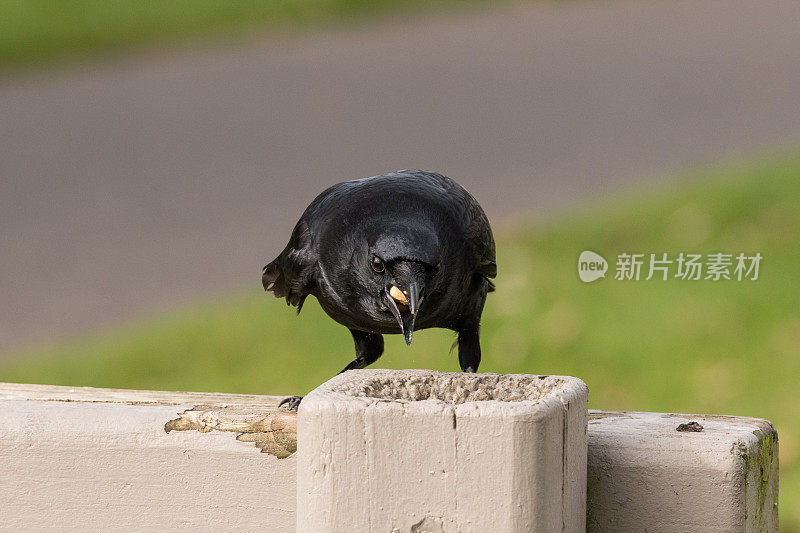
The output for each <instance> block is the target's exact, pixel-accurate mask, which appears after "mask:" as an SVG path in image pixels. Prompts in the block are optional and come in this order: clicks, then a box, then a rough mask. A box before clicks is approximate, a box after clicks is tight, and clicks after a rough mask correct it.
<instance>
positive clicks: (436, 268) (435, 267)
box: [433, 263, 442, 274]
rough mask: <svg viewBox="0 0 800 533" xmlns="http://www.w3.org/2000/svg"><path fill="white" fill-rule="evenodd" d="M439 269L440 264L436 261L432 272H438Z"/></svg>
mask: <svg viewBox="0 0 800 533" xmlns="http://www.w3.org/2000/svg"><path fill="white" fill-rule="evenodd" d="M441 269H442V264H441V263H436V266H434V267H433V273H434V274H438V273H439V271H440V270H441Z"/></svg>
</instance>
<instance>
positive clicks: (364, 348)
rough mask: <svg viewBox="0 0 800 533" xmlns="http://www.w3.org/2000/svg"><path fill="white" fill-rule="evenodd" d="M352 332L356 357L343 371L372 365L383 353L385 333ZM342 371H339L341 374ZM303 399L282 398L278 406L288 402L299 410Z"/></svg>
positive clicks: (352, 330) (291, 406)
mask: <svg viewBox="0 0 800 533" xmlns="http://www.w3.org/2000/svg"><path fill="white" fill-rule="evenodd" d="M350 333H352V334H353V341H354V342H355V344H356V358H355V359H354V360H353V361H352V362H351V363H350V364H349V365H347V366H346V367H344V368H343V369H342V372H346V371H347V370H350V369H353V368H364V367H365V366H367V365H371V364H372V363H374V362H375V361H377V360H378V357H380V356H381V354H383V335H379V334H377V333H366V332H364V331H358V330H355V329H351V330H350ZM342 372H339V373H340V374H341V373H342ZM302 399H303V397H302V396H289V397H288V398H284V399H283V400H281V403H280V404H278V407H280V406H281V405H285V404H286V405H288V406H289V409H292V410H297V407H298V406H299V405H300V401H301V400H302Z"/></svg>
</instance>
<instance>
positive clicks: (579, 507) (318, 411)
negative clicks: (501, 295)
mask: <svg viewBox="0 0 800 533" xmlns="http://www.w3.org/2000/svg"><path fill="white" fill-rule="evenodd" d="M586 428H587V389H586V385H585V384H584V383H583V382H582V381H581V380H579V379H577V378H571V377H561V376H530V375H497V374H460V373H458V374H456V373H440V372H432V371H422V370H406V371H389V370H358V371H350V372H346V373H344V374H341V375H339V376H337V377H335V378H333V379H331V380H330V381H328V382H326V383H325V384H323V385H322V386H320V387H318V388H317V389H315V390H314V391H312V392H311V393H310V394H309V395H308V396H306V397H305V399H304V400H303V402H302V404H301V405H300V412H299V415H298V453H297V460H298V464H297V466H298V472H297V483H298V494H297V498H298V499H297V505H298V507H297V530H298V531H314V532H325V531H387V532H388V531H396V532H407V531H420V532H421V531H430V532H433V531H441V532H448V531H453V532H456V531H459V532H461V531H463V532H469V531H480V532H485V531H508V532H513V531H576V532H577V531H583V530H584V528H585V518H586V507H585V503H586V493H585V490H586V453H587V448H586V446H587V444H586V443H587V441H586V438H587V437H586Z"/></svg>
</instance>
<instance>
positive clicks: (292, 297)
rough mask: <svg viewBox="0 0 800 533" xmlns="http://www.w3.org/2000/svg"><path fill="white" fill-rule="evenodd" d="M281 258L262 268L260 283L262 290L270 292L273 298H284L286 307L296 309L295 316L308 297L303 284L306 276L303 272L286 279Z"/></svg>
mask: <svg viewBox="0 0 800 533" xmlns="http://www.w3.org/2000/svg"><path fill="white" fill-rule="evenodd" d="M281 263H282V261H281V257H278V258H277V259H275V260H274V261H273V262H271V263H270V264H268V265H267V266H265V267H264V272H263V274H261V283H262V284H263V285H264V290H265V291H267V292H271V293H272V294H273V296H275V298H284V297H285V298H286V304H287V305H293V306H295V307H297V314H298V315H299V314H300V311H301V310H302V309H303V302H305V300H306V296H308V292H307V290H306V287H305V284H306V282H307V279H308V276H307V275H305V273H304V272H300V275H299V276H292V275H291V273H290V276H291V277H287V275H286V272H285V271H284V269H283V267H282V266H281Z"/></svg>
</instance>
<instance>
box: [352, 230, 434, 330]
mask: <svg viewBox="0 0 800 533" xmlns="http://www.w3.org/2000/svg"><path fill="white" fill-rule="evenodd" d="M366 237H367V239H366V241H367V242H366V244H367V245H366V247H365V249H363V250H362V251H361V252H360V253H359V255H360V257H359V258H358V261H356V265H355V268H356V269H357V270H358V272H357V274H356V277H357V278H358V279H359V280H360V282H361V283H360V284H361V285H362V286H363V288H365V289H366V290H367V292H368V293H369V295H370V298H369V300H370V301H371V302H374V304H375V309H374V310H373V311H374V312H375V313H377V314H380V315H383V316H386V314H387V313H390V314H391V315H393V316H394V318H395V320H397V323H398V324H399V325H400V329H401V331H402V333H403V337H404V338H405V341H406V344H411V337H412V335H413V333H414V320H415V319H416V317H417V314H418V313H419V309H420V307H421V306H422V304H423V302H424V300H425V295H426V293H429V292H430V291H431V289H433V288H434V287H435V285H436V284H437V283H438V277H439V273H440V270H441V254H440V248H439V240H438V238H437V236H436V234H435V233H434V232H433V231H432V230H431V229H430V228H428V227H426V226H425V225H422V224H420V223H415V222H414V221H404V222H403V223H396V224H388V225H387V224H373V225H368V229H367V231H366Z"/></svg>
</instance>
